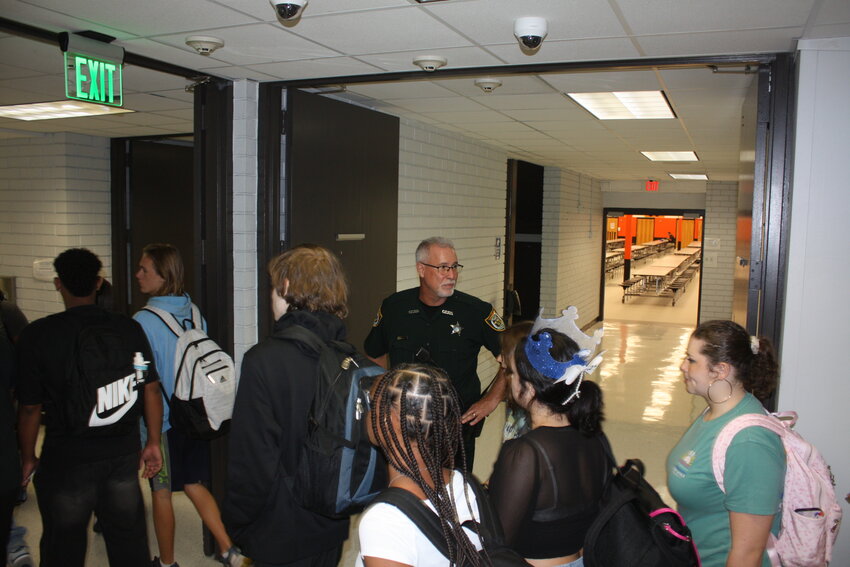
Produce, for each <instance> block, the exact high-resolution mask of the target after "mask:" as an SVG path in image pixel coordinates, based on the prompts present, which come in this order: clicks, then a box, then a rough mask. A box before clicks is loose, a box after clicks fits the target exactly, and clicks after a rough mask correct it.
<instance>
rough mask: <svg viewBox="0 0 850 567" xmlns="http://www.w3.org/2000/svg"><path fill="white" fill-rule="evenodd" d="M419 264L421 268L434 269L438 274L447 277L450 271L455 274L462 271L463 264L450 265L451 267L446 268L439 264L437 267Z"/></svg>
mask: <svg viewBox="0 0 850 567" xmlns="http://www.w3.org/2000/svg"><path fill="white" fill-rule="evenodd" d="M419 263H420V264H422V265H423V266H428V267H429V268H434V269H435V270H437V271H438V272H440V274H442V275H444V276H446V275H448V274H449V272H451V271H455V272H456V273H458V274H459V273H460V271H461V270H462V269H463V264H452V265H451V266H447V265H446V264H440V265H439V266H435V265H434V264H426V263H425V262H419Z"/></svg>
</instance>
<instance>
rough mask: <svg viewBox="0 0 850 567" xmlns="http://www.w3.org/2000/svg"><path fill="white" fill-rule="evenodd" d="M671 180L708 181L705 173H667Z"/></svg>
mask: <svg viewBox="0 0 850 567" xmlns="http://www.w3.org/2000/svg"><path fill="white" fill-rule="evenodd" d="M667 175H669V176H670V177H672V178H673V179H687V180H690V181H708V175H706V174H705V173H668V174H667Z"/></svg>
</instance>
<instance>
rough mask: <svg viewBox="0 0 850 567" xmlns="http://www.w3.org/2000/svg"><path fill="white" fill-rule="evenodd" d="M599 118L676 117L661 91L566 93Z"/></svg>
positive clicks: (639, 118) (638, 118)
mask: <svg viewBox="0 0 850 567" xmlns="http://www.w3.org/2000/svg"><path fill="white" fill-rule="evenodd" d="M567 96H569V97H570V98H571V99H573V100H574V101H576V102H577V103H579V104H580V105H581V106H583V107H584V108H585V109H587V111H588V112H590V113H591V114H593V115H594V116H595V117H597V118H598V119H599V120H641V119H644V120H645V119H653V118H676V115H675V114H673V109H672V108H670V105H669V104H668V103H667V97H665V96H664V93H662V92H661V91H623V92H614V93H567Z"/></svg>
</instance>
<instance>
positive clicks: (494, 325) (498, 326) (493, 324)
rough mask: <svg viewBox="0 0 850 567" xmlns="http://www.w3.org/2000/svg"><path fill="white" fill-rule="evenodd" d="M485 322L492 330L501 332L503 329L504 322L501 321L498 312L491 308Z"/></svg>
mask: <svg viewBox="0 0 850 567" xmlns="http://www.w3.org/2000/svg"><path fill="white" fill-rule="evenodd" d="M485 322H486V323H487V324H488V325H489V326H490V328H491V329H493V330H494V331H499V332H502V331H504V330H505V322H504V321H502V318H501V317H499V314H498V313H496V310H495V309H493V310H492V311H490V316H489V317H487V319H485Z"/></svg>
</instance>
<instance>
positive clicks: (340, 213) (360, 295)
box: [284, 89, 412, 348]
mask: <svg viewBox="0 0 850 567" xmlns="http://www.w3.org/2000/svg"><path fill="white" fill-rule="evenodd" d="M286 108H287V111H286V140H287V142H286V143H287V147H288V151H287V152H286V155H287V157H286V159H287V163H288V167H287V168H286V171H287V175H286V178H287V180H288V183H287V187H288V193H289V199H288V205H289V206H288V207H285V208H286V210H287V212H286V220H285V221H284V222H285V223H286V225H287V230H285V231H284V234H286V235H287V240H288V242H287V243H286V244H287V246H286V247H290V246H295V245H298V244H302V243H305V242H310V243H314V244H320V245H322V246H325V247H327V248H329V249H330V250H333V251H334V252H335V253H336V254H337V255H338V256H339V258H340V260H342V264H343V267H344V268H345V272H346V274H347V276H348V279H349V286H350V290H351V293H350V298H349V310H350V313H349V316H348V319H347V320H346V326H347V327H348V339H349V341H350V342H351V343H352V344H354V345H355V346H357V347H358V348H362V346H363V340H364V339H365V338H366V335H367V334H368V332H369V329H370V326H371V323H372V320H373V319H374V316H375V313H376V311H377V309H378V306H379V305H380V304H381V300H382V299H383V298H384V297H386V296H387V295H389V294H391V293H393V292H394V291H396V289H395V288H396V253H397V252H396V248H397V246H396V242H397V234H398V147H399V121H398V118H397V117H395V116H389V115H387V114H382V113H379V112H374V111H371V110H367V109H364V108H361V107H358V106H354V105H351V104H346V103H343V102H339V101H336V100H331V99H329V98H326V97H323V96H319V95H311V94H308V93H304V92H301V91H298V90H295V89H290V90H289V92H288V101H287V106H286ZM411 253H412V251H411Z"/></svg>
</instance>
